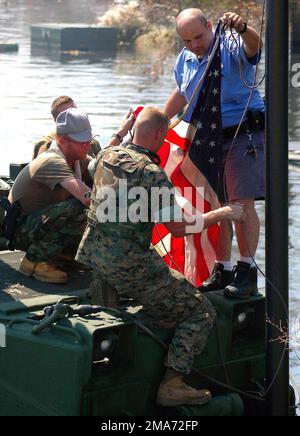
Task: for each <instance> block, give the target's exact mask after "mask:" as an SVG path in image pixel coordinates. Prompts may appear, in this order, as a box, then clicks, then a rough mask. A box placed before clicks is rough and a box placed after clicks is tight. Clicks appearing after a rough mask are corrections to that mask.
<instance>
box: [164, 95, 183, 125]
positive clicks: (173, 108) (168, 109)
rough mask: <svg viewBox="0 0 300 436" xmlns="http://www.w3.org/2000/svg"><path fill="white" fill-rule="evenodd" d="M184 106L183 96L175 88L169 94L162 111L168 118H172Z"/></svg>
mask: <svg viewBox="0 0 300 436" xmlns="http://www.w3.org/2000/svg"><path fill="white" fill-rule="evenodd" d="M185 106H186V100H185V98H184V97H183V96H182V95H181V94H179V92H178V91H177V89H176V90H175V91H174V92H173V93H172V94H171V96H170V97H169V99H168V101H167V103H166V104H165V107H164V109H163V112H164V113H165V114H166V115H167V116H168V117H169V118H170V119H172V118H173V117H174V116H175V115H177V114H178V113H179V112H181V111H182V110H183V108H184V107H185Z"/></svg>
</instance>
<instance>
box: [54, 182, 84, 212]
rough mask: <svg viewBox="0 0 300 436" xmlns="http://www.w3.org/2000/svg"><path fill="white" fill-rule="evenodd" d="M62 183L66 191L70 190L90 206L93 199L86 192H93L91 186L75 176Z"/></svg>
mask: <svg viewBox="0 0 300 436" xmlns="http://www.w3.org/2000/svg"><path fill="white" fill-rule="evenodd" d="M60 185H61V186H62V187H63V188H64V189H65V190H66V191H68V192H69V193H70V194H71V195H72V196H73V197H75V198H77V199H78V200H79V201H81V203H82V204H84V205H85V206H87V207H89V206H90V204H91V200H90V199H89V198H88V197H87V196H86V195H85V194H86V193H88V192H91V188H89V187H88V186H87V185H86V184H85V183H83V182H82V181H81V180H79V179H75V178H74V179H67V180H64V181H63V182H61V183H60Z"/></svg>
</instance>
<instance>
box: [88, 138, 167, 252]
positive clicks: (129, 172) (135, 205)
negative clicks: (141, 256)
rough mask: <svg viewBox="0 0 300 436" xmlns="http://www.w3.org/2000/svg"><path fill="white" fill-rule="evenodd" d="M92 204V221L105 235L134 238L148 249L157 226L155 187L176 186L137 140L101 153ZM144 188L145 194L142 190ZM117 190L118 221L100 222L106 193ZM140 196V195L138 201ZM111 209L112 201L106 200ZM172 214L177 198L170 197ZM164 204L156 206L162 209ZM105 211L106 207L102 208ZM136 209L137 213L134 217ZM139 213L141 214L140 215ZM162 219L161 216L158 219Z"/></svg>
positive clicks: (114, 215)
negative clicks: (153, 190) (100, 210)
mask: <svg viewBox="0 0 300 436" xmlns="http://www.w3.org/2000/svg"><path fill="white" fill-rule="evenodd" d="M95 166H96V172H95V177H94V188H93V194H92V204H91V207H90V211H89V214H88V216H89V220H88V221H89V223H90V225H91V226H92V227H97V228H98V229H100V231H101V233H103V235H105V236H108V237H112V238H113V239H115V240H116V241H120V240H121V239H123V240H131V241H132V242H136V243H137V244H138V245H139V246H140V247H141V246H142V247H143V248H145V249H148V248H149V246H150V243H151V238H152V230H153V226H154V218H153V210H152V209H151V207H152V206H153V205H152V204H150V203H151V202H150V199H151V189H152V188H157V189H161V188H167V189H168V190H170V191H172V190H173V186H172V184H171V182H170V181H169V179H168V177H167V175H166V173H165V172H164V170H163V169H162V168H160V167H159V166H158V165H157V164H156V163H154V161H153V160H152V156H151V154H149V152H148V151H147V150H144V149H143V148H141V147H139V146H136V145H134V144H130V145H128V146H127V147H126V148H125V147H122V146H119V147H109V148H107V149H105V150H103V151H102V152H100V153H99V155H98V157H97V161H96V165H95ZM141 188H142V192H143V194H141V195H140V194H139V192H140V191H139V190H140V189H141ZM108 190H110V193H112V192H113V193H114V196H113V197H114V198H113V199H114V200H115V204H114V205H112V209H111V211H110V212H112V218H113V220H112V221H114V222H112V221H111V220H109V222H103V221H100V222H99V207H100V205H101V204H102V205H103V204H104V203H103V202H101V200H103V198H104V197H105V195H106V193H108ZM137 198H139V200H138V202H137ZM106 206H107V209H106V212H109V210H108V209H109V206H110V204H109V201H107V203H106ZM169 207H170V211H171V212H170V214H171V216H172V215H173V212H172V210H173V208H174V198H173V196H171V198H170V203H169ZM160 208H161V204H158V205H157V206H156V209H160ZM102 211H103V209H102ZM132 212H134V213H135V216H134V219H132ZM137 215H138V216H140V217H141V218H140V219H138V218H137ZM110 216H111V215H110ZM155 220H156V221H159V219H155Z"/></svg>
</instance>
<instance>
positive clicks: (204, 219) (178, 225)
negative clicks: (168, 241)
mask: <svg viewBox="0 0 300 436" xmlns="http://www.w3.org/2000/svg"><path fill="white" fill-rule="evenodd" d="M225 220H231V221H237V222H243V221H244V220H245V212H244V210H243V207H242V206H241V205H237V204H231V205H229V206H225V207H221V208H219V209H217V210H213V211H211V212H208V213H205V214H203V215H198V216H195V224H192V223H191V221H190V220H187V219H183V220H182V222H174V221H173V222H169V223H165V226H166V227H167V229H168V230H169V231H170V232H171V233H172V235H174V236H175V237H177V238H179V237H182V236H188V235H192V234H195V233H201V232H202V230H204V229H207V228H208V227H210V226H212V225H214V224H217V223H219V222H221V221H225Z"/></svg>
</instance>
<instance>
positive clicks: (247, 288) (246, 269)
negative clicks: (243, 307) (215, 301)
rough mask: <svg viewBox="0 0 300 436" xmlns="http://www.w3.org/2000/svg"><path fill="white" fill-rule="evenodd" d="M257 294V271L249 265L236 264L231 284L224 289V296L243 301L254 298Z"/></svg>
mask: <svg viewBox="0 0 300 436" xmlns="http://www.w3.org/2000/svg"><path fill="white" fill-rule="evenodd" d="M257 294H258V288H257V269H256V268H251V266H250V264H249V263H245V262H238V264H237V266H236V267H235V268H234V279H233V282H232V283H231V284H230V285H229V286H227V287H226V289H225V291H224V296H225V297H227V298H232V299H237V300H244V299H247V298H250V297H255V296H256V295H257Z"/></svg>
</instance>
